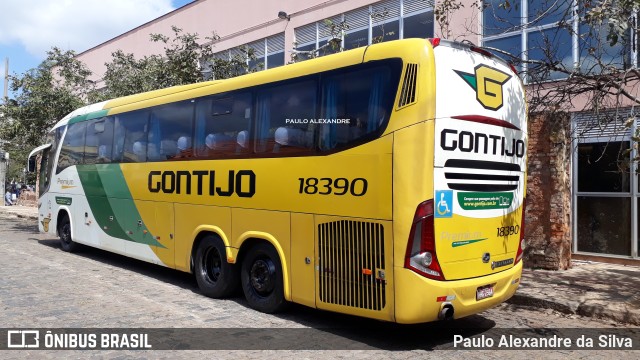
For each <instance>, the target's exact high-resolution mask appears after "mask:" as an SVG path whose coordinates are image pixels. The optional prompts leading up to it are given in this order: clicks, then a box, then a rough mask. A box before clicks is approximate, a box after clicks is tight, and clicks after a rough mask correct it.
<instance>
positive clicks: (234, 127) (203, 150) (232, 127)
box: [195, 92, 252, 159]
mask: <svg viewBox="0 0 640 360" xmlns="http://www.w3.org/2000/svg"><path fill="white" fill-rule="evenodd" d="M251 101H252V96H251V93H248V92H240V93H231V94H223V95H217V96H213V97H209V98H204V99H202V100H200V101H198V104H197V105H196V143H195V149H196V156H197V157H199V158H209V159H221V158H229V157H238V156H242V155H246V154H248V153H249V151H250V147H249V146H248V144H247V141H246V138H247V137H248V135H249V131H248V130H249V128H250V126H251Z"/></svg>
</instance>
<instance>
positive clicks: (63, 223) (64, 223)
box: [56, 210, 78, 252]
mask: <svg viewBox="0 0 640 360" xmlns="http://www.w3.org/2000/svg"><path fill="white" fill-rule="evenodd" d="M56 232H57V233H58V237H59V238H60V247H61V248H62V250H63V251H66V252H73V251H75V250H76V249H77V248H78V244H77V243H76V242H74V241H73V240H72V239H73V236H72V226H71V217H70V216H69V213H68V212H67V211H66V210H60V211H59V212H58V217H57V219H56Z"/></svg>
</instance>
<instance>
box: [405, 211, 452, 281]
mask: <svg viewBox="0 0 640 360" xmlns="http://www.w3.org/2000/svg"><path fill="white" fill-rule="evenodd" d="M404 267H405V268H407V269H411V270H413V271H415V272H416V273H418V274H420V275H422V276H425V277H428V278H430V279H434V280H444V276H443V275H442V270H441V269H440V264H439V263H438V257H437V256H436V241H435V235H434V228H433V200H427V201H425V202H423V203H421V204H420V205H418V207H417V208H416V213H415V215H414V216H413V225H412V226H411V232H410V233H409V242H408V243H407V253H406V255H405V262H404Z"/></svg>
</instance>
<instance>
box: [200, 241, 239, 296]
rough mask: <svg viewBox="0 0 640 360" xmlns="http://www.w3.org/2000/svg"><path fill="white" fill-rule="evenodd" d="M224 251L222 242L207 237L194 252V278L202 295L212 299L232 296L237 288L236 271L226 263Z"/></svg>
mask: <svg viewBox="0 0 640 360" xmlns="http://www.w3.org/2000/svg"><path fill="white" fill-rule="evenodd" d="M226 253H227V252H226V249H225V246H224V243H223V242H222V240H221V239H220V238H219V237H217V236H214V235H207V236H206V237H205V238H204V239H202V241H200V244H199V245H198V250H197V252H196V259H195V268H194V272H195V276H196V281H197V282H198V287H199V288H200V291H202V293H203V294H205V295H206V296H209V297H213V298H221V297H226V296H229V295H232V294H233V293H234V292H235V290H236V289H237V288H238V283H239V279H238V270H237V268H236V267H235V266H234V265H233V264H229V263H228V262H227V256H226Z"/></svg>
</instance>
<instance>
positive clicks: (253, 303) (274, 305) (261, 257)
mask: <svg viewBox="0 0 640 360" xmlns="http://www.w3.org/2000/svg"><path fill="white" fill-rule="evenodd" d="M236 263H238V264H240V280H241V286H242V291H243V292H244V295H245V298H246V299H247V302H248V303H249V306H250V307H252V308H253V309H255V310H258V311H261V312H265V313H276V312H279V311H282V310H284V309H285V308H286V307H287V305H288V302H287V298H286V296H285V287H286V286H285V284H286V281H287V278H286V274H285V272H284V264H283V261H282V255H281V253H280V251H278V249H277V248H276V246H274V245H273V244H272V242H271V241H268V240H266V239H261V238H248V239H246V240H245V241H244V242H243V243H242V246H241V247H240V252H239V253H238V259H237V261H236Z"/></svg>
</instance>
